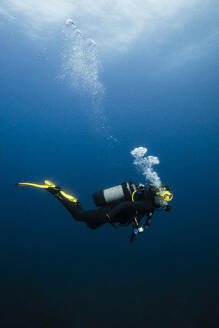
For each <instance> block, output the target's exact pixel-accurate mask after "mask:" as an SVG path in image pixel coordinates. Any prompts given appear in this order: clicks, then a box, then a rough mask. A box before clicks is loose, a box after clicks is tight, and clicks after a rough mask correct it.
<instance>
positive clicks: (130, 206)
mask: <svg viewBox="0 0 219 328" xmlns="http://www.w3.org/2000/svg"><path fill="white" fill-rule="evenodd" d="M49 191H50V192H51V193H52V194H53V195H54V196H55V197H56V198H57V199H58V200H59V201H60V202H61V203H62V204H63V205H64V207H65V208H66V209H67V210H68V211H69V212H70V213H71V215H72V216H73V217H74V219H75V220H77V221H82V222H85V223H86V225H87V226H88V227H89V228H91V229H96V228H98V227H100V226H102V225H103V224H105V223H111V224H114V223H116V222H118V223H120V224H129V223H131V222H132V221H133V219H134V217H136V215H137V217H138V219H139V220H140V219H141V218H142V217H143V216H145V215H152V213H153V212H154V210H155V208H156V205H155V201H154V193H153V192H152V190H150V189H149V190H144V191H141V192H139V193H137V194H136V197H135V198H136V200H135V201H134V202H132V201H122V202H116V203H114V204H111V205H106V206H104V207H101V208H99V209H97V210H90V211H84V210H83V209H82V207H81V205H80V204H79V203H78V204H75V203H73V202H71V201H69V200H68V199H66V198H65V197H63V196H62V194H61V193H60V192H59V191H58V190H57V191H54V189H51V190H49ZM149 221H150V217H149V218H148V220H147V221H146V225H149Z"/></svg>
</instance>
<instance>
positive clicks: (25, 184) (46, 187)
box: [16, 182, 49, 189]
mask: <svg viewBox="0 0 219 328" xmlns="http://www.w3.org/2000/svg"><path fill="white" fill-rule="evenodd" d="M16 186H18V187H23V186H32V187H36V188H41V189H48V188H49V186H47V185H39V184H36V183H29V182H19V183H17V184H16Z"/></svg>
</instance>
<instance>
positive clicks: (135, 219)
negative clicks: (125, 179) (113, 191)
mask: <svg viewBox="0 0 219 328" xmlns="http://www.w3.org/2000/svg"><path fill="white" fill-rule="evenodd" d="M137 191H138V190H137V189H136V190H134V191H133V193H132V202H133V203H134V201H135V199H134V196H135V194H136V192H137ZM137 217H138V211H136V216H135V217H134V219H133V220H134V221H135V223H136V225H137V226H138V224H139V223H138V220H137Z"/></svg>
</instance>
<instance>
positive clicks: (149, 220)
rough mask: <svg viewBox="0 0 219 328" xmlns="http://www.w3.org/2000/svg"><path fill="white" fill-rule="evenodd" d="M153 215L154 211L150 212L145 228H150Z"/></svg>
mask: <svg viewBox="0 0 219 328" xmlns="http://www.w3.org/2000/svg"><path fill="white" fill-rule="evenodd" d="M152 215H153V212H150V213H149V215H148V217H147V219H146V221H145V224H144V227H145V228H149V227H150V223H151V219H152Z"/></svg>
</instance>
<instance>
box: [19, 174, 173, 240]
mask: <svg viewBox="0 0 219 328" xmlns="http://www.w3.org/2000/svg"><path fill="white" fill-rule="evenodd" d="M16 186H32V187H36V188H41V189H46V190H47V191H48V192H49V193H51V194H52V195H53V196H54V197H55V198H57V199H58V200H59V201H60V202H61V203H62V205H64V207H65V208H66V209H67V210H68V211H69V212H70V213H71V215H72V216H73V218H74V219H75V220H77V221H82V222H85V224H86V225H87V226H88V227H89V228H91V229H96V228H99V227H100V226H102V225H104V224H105V223H110V224H111V225H112V226H113V227H114V228H119V227H121V226H128V225H130V224H131V223H132V233H131V239H130V241H131V242H132V241H133V240H134V239H135V237H136V236H137V235H138V234H139V233H142V232H143V231H144V229H145V228H148V227H149V226H150V221H151V218H152V215H153V213H154V211H155V210H156V209H162V210H165V211H169V210H170V209H171V206H170V205H168V203H169V202H170V201H171V200H172V198H173V194H172V193H171V192H170V189H169V188H168V187H167V186H166V185H164V184H162V185H161V187H160V188H159V189H158V188H156V187H154V186H152V185H150V184H148V185H146V186H144V185H143V184H139V185H136V184H134V183H132V182H125V183H122V184H120V185H118V186H114V187H111V188H107V189H104V190H100V191H97V192H95V193H94V194H93V200H94V203H95V205H96V206H98V207H99V209H97V210H90V211H84V210H83V209H82V207H81V204H80V202H79V201H78V200H77V199H76V198H75V197H74V196H72V195H69V194H67V193H66V192H64V191H63V190H62V189H61V188H60V187H59V186H56V185H55V184H54V183H53V182H51V181H49V180H45V181H44V184H43V185H39V184H35V183H26V182H25V183H17V184H16ZM144 216H146V217H147V218H146V220H145V223H144V224H143V225H142V224H141V222H142V218H143V217H144Z"/></svg>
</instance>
